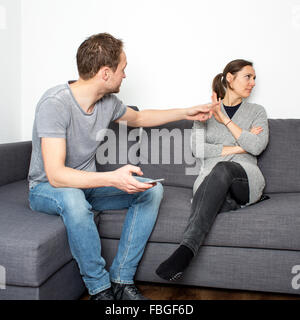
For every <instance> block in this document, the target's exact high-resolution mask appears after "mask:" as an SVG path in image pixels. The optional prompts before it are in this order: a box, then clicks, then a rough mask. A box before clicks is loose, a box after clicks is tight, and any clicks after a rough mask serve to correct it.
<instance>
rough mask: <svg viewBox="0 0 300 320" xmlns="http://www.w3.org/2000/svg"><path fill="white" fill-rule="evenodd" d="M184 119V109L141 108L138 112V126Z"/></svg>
mask: <svg viewBox="0 0 300 320" xmlns="http://www.w3.org/2000/svg"><path fill="white" fill-rule="evenodd" d="M183 119H186V109H168V110H142V111H140V112H139V117H138V124H137V126H139V127H155V126H160V125H163V124H165V123H168V122H173V121H179V120H183Z"/></svg>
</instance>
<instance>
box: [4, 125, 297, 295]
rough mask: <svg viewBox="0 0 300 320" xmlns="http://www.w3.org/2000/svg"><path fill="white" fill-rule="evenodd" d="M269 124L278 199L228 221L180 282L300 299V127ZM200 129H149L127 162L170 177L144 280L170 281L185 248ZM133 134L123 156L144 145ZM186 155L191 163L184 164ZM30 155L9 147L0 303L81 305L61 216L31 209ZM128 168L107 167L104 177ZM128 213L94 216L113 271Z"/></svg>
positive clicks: (269, 162) (271, 185) (268, 155)
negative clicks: (176, 255)
mask: <svg viewBox="0 0 300 320" xmlns="http://www.w3.org/2000/svg"><path fill="white" fill-rule="evenodd" d="M269 125H270V143H269V146H268V148H267V149H266V150H265V152H264V153H263V154H262V155H261V156H260V157H259V166H260V168H261V170H262V172H263V174H264V176H265V178H266V182H267V186H266V189H265V194H267V195H269V197H270V199H268V200H265V201H262V202H260V203H257V204H255V205H252V206H249V207H246V208H243V209H240V210H237V211H231V212H224V213H221V214H219V215H218V216H217V219H216V221H215V223H214V225H213V227H212V229H211V232H210V233H209V235H208V237H207V238H206V240H205V244H204V246H203V247H202V248H201V249H200V252H199V254H198V255H197V257H196V258H195V259H194V260H193V262H192V264H191V265H190V266H189V268H188V269H187V271H186V273H185V275H184V277H183V278H182V279H181V280H180V281H178V282H176V283H178V284H181V285H193V286H203V287H216V288H231V289H241V290H255V291H265V292H280V293H292V294H299V293H300V289H299V287H300V279H299V276H298V273H299V272H300V162H299V159H300V120H296V119H291V120H288V119H286V120H272V119H271V120H269ZM191 126H192V123H191V122H189V121H180V122H173V123H170V124H167V125H164V126H161V127H158V128H156V130H154V131H151V129H153V128H144V129H143V131H141V130H140V135H141V140H140V151H139V150H136V149H134V150H136V151H137V152H136V157H131V159H128V160H131V162H132V163H133V164H139V165H140V166H141V168H142V170H143V172H144V176H145V177H150V178H165V182H164V199H163V201H162V203H161V207H160V211H159V216H158V220H157V223H156V226H155V228H154V230H153V233H152V235H151V238H150V241H149V243H148V245H147V247H146V250H145V254H144V256H143V259H142V261H141V263H140V265H139V268H138V271H137V274H136V280H141V281H149V282H160V283H163V282H164V281H163V280H161V279H160V278H158V276H157V275H156V274H155V269H156V268H157V266H158V265H159V264H160V263H161V262H162V261H163V260H164V259H165V258H166V257H168V256H169V255H170V254H171V253H172V252H173V251H174V249H175V248H176V247H177V246H178V243H179V242H180V240H181V237H182V233H183V231H184V228H185V225H186V223H187V219H188V217H189V213H190V206H191V202H190V200H191V197H192V185H193V182H194V180H195V178H196V175H187V174H186V173H187V171H186V169H187V168H190V169H191V168H193V167H194V166H195V163H192V162H191V160H193V159H192V158H191V155H189V154H188V152H189V151H187V149H186V145H187V141H188V140H189V133H190V130H189V129H191ZM118 127H119V126H118V125H115V124H113V125H112V126H111V129H112V130H114V131H115V132H116V133H117V134H118ZM162 129H167V130H162ZM174 129H175V131H172V130H174ZM135 130H136V129H135ZM130 132H131V133H132V130H128V133H130ZM170 132H171V135H173V136H174V139H173V138H172V139H171V143H170V150H169V146H168V144H166V141H167V140H168V139H167V140H165V142H163V141H164V139H158V140H157V134H162V135H163V136H164V135H165V136H167V137H168V135H169V134H170ZM180 135H181V136H182V140H180ZM132 136H135V137H136V140H135V141H130V142H129V143H128V146H124V144H123V143H121V144H118V150H119V151H121V152H122V151H124V148H125V151H126V149H130V148H132V147H134V146H136V141H137V139H138V137H137V134H136V131H135V134H134V135H132ZM123 138H124V137H123ZM131 138H132V137H131ZM117 140H118V139H117ZM131 140H134V139H131ZM173 142H174V143H173ZM174 145H175V147H174ZM158 146H159V148H157V147H158ZM122 148H123V149H122ZM178 150H179V151H178ZM180 153H181V155H182V158H183V163H181V162H180V161H178V159H179V160H180ZM30 154H31V142H21V143H13V144H3V145H0V164H1V171H0V203H1V207H0V299H78V298H79V297H80V296H81V295H82V294H83V292H84V290H85V288H84V285H83V282H82V280H81V277H80V273H79V270H78V267H77V265H76V263H75V261H74V260H73V259H72V256H71V253H70V250H69V246H68V241H67V235H66V231H65V228H64V225H63V223H62V220H61V218H60V217H56V216H49V215H46V214H43V213H40V212H33V211H31V209H30V208H29V205H28V200H27V198H28V184H27V181H26V177H27V174H28V167H29V161H30ZM168 155H169V156H170V159H168ZM174 155H175V156H174ZM99 156H101V155H100V154H97V157H99ZM151 157H152V160H153V161H152V164H150V162H151V161H150V159H151ZM132 159H138V160H139V163H136V162H135V161H132ZM169 160H170V161H169ZM153 162H154V163H153ZM165 162H167V163H165ZM169 162H170V163H169ZM177 162H178V164H177ZM121 165H122V164H117V165H109V164H107V165H99V170H102V171H106V170H113V169H115V168H117V167H119V166H121ZM125 213H126V211H124V210H122V211H109V212H101V213H96V212H95V222H96V224H97V227H98V229H99V233H100V235H101V237H102V246H103V249H102V250H103V252H102V254H103V256H104V258H105V259H106V261H107V266H108V267H109V265H110V264H111V263H112V260H113V257H114V255H115V253H116V250H117V246H118V240H119V238H120V234H121V229H122V224H123V221H124V217H125ZM297 266H298V267H297ZM1 279H2V284H1ZM3 279H4V280H5V283H4V284H3ZM174 284H175V283H174ZM183 290H184V287H183Z"/></svg>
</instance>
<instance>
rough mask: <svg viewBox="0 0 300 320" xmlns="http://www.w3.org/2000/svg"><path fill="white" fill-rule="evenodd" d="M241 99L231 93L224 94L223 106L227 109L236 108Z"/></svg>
mask: <svg viewBox="0 0 300 320" xmlns="http://www.w3.org/2000/svg"><path fill="white" fill-rule="evenodd" d="M242 101H243V99H242V98H241V97H239V96H237V95H236V94H234V93H233V92H228V91H227V92H226V95H225V97H224V99H223V104H224V105H225V106H228V107H232V106H236V105H238V104H240V103H242Z"/></svg>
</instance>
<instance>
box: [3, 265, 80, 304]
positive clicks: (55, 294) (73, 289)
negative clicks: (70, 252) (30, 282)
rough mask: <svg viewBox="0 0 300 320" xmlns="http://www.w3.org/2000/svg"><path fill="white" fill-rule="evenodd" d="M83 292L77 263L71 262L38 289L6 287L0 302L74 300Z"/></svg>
mask: <svg viewBox="0 0 300 320" xmlns="http://www.w3.org/2000/svg"><path fill="white" fill-rule="evenodd" d="M84 291H85V286H84V283H83V281H82V278H81V276H80V273H79V270H78V266H77V263H76V262H75V260H71V261H70V262H69V263H67V264H66V265H64V266H63V267H62V268H60V269H58V270H57V271H56V272H55V273H54V274H53V275H52V276H51V277H50V278H48V279H47V280H46V281H45V282H44V283H43V284H41V285H40V286H39V287H31V286H14V285H7V286H6V289H5V290H0V300H75V299H79V298H80V297H81V296H82V294H83V293H84Z"/></svg>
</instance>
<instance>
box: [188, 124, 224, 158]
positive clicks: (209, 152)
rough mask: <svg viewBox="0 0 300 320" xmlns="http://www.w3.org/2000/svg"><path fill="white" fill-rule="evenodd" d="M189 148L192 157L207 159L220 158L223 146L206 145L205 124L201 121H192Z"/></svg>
mask: <svg viewBox="0 0 300 320" xmlns="http://www.w3.org/2000/svg"><path fill="white" fill-rule="evenodd" d="M191 148H192V153H193V155H194V157H196V158H199V159H207V158H215V157H219V156H221V153H222V150H223V144H212V143H207V142H206V124H205V123H204V122H201V121H194V124H193V128H192V134H191Z"/></svg>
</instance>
